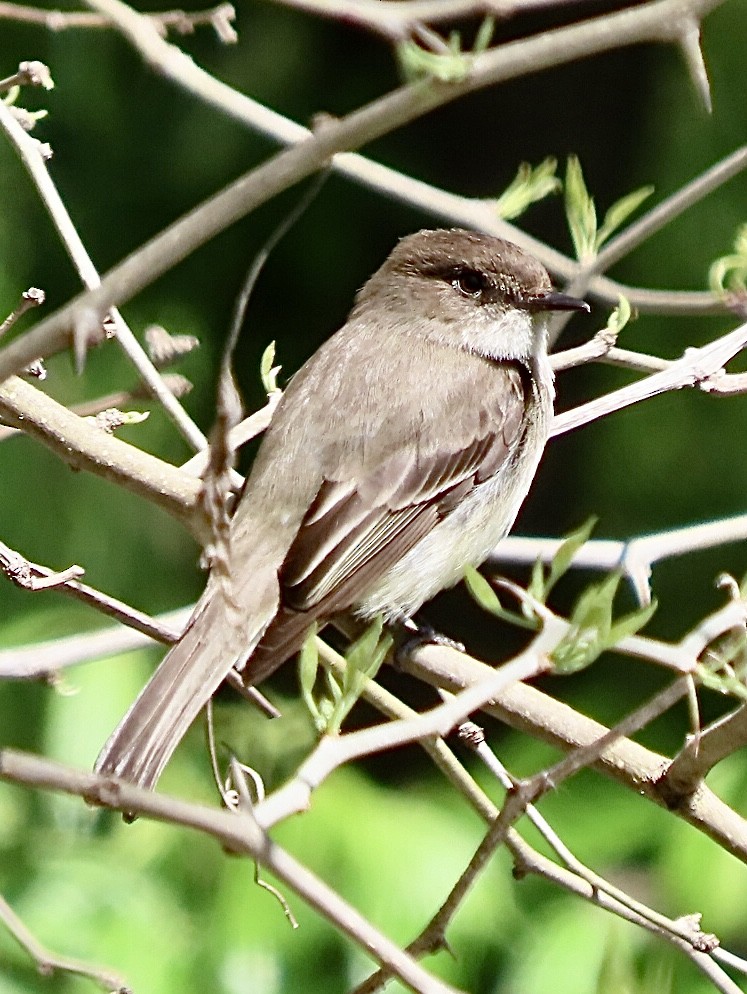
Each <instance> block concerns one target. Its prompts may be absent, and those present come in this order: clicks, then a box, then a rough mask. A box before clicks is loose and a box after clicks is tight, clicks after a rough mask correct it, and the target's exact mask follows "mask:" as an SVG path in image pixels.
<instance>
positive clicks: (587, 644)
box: [553, 572, 657, 673]
mask: <svg viewBox="0 0 747 994" xmlns="http://www.w3.org/2000/svg"><path fill="white" fill-rule="evenodd" d="M621 578H622V573H619V572H615V573H610V574H609V576H607V577H605V578H604V580H602V581H601V583H596V584H593V585H592V586H590V587H587V589H586V590H585V591H584V592H583V593H582V594H581V596H580V597H579V599H578V601H577V603H576V606H575V608H574V609H573V613H572V615H571V618H570V624H571V628H570V630H569V632H568V634H567V635H566V636H565V638H564V639H563V640H562V642H561V643H560V645H559V646H558V648H557V649H556V650H555V652H554V653H553V660H554V662H555V669H556V672H558V673H575V672H576V671H577V670H580V669H584V668H585V667H586V666H589V665H590V664H591V663H593V662H594V661H595V660H596V659H597V658H598V657H599V656H600V655H601V654H602V653H603V652H606V651H607V650H608V649H612V648H614V647H615V646H616V645H617V643H618V642H621V641H622V640H623V639H624V638H627V637H628V636H629V635H635V633H636V632H638V631H640V630H641V628H643V627H644V625H647V624H648V622H649V621H650V620H651V617H652V616H653V614H654V611H656V607H657V605H656V602H655V601H654V602H653V603H651V604H648V605H646V606H645V607H642V608H639V609H638V610H636V611H632V612H631V613H630V614H626V615H624V616H623V617H622V618H618V619H617V620H615V621H613V619H612V608H613V603H614V600H615V594H616V593H617V589H618V587H619V586H620V580H621Z"/></svg>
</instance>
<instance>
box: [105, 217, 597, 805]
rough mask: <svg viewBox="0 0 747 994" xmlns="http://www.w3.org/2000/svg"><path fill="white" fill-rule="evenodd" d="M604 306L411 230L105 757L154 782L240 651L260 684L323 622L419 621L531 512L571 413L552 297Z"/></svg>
mask: <svg viewBox="0 0 747 994" xmlns="http://www.w3.org/2000/svg"><path fill="white" fill-rule="evenodd" d="M582 307H585V305H584V304H583V303H582V302H581V301H577V300H574V299H573V298H569V297H565V296H563V295H562V294H558V293H555V292H553V290H552V286H551V283H550V280H549V277H548V275H547V272H546V271H545V269H544V268H543V266H542V265H541V264H540V263H539V262H538V261H537V260H535V259H534V258H532V257H531V256H529V255H527V254H526V253H524V252H522V251H521V250H520V249H518V248H517V247H516V246H514V245H511V244H510V243H508V242H505V241H502V240H500V239H497V238H492V237H490V236H486V235H480V234H476V233H473V232H467V231H460V230H452V231H421V232H419V233H417V234H415V235H411V236H409V237H407V238H404V239H403V240H402V241H401V242H400V243H399V244H398V245H397V246H396V248H395V249H394V250H393V252H392V253H391V255H390V256H389V258H388V259H387V260H386V262H385V263H384V265H383V266H382V267H381V269H379V270H378V272H376V273H375V274H374V275H373V276H372V277H371V279H370V280H369V281H368V283H367V284H366V285H365V287H364V288H363V289H362V290H361V292H360V293H359V295H358V298H357V300H356V304H355V306H354V308H353V310H352V312H351V314H350V317H349V319H348V321H347V323H346V324H345V326H344V327H343V328H342V329H341V330H340V331H338V332H337V334H336V335H334V336H333V337H332V338H331V339H330V340H329V341H328V342H327V343H326V344H325V345H323V346H322V347H321V348H320V349H319V350H318V352H316V353H315V355H314V356H312V358H311V359H310V360H309V361H308V362H307V363H306V364H305V365H304V366H303V368H302V369H301V370H300V371H299V372H298V373H297V374H296V375H295V376H294V377H293V379H292V380H291V382H290V383H289V385H288V387H287V389H286V391H285V393H284V395H283V398H282V400H281V401H280V403H279V405H278V407H277V410H276V412H275V415H274V417H273V420H272V424H271V425H270V427H269V429H268V431H267V433H266V435H265V438H264V439H263V442H262V445H261V446H260V450H259V453H258V455H257V458H256V460H255V463H254V466H253V468H252V471H251V474H250V476H249V479H248V480H247V485H246V489H245V493H244V496H243V497H242V499H241V501H240V503H239V506H238V509H237V511H236V514H235V516H234V518H233V521H232V524H231V545H230V589H229V591H228V596H226V591H225V589H224V588H222V587H221V585H220V584H219V583H218V582H217V581H216V580H215V579H212V578H211V580H210V581H209V582H208V586H207V589H206V591H205V593H204V594H203V596H202V598H201V600H200V602H199V604H198V606H197V608H196V610H195V613H194V615H193V617H192V619H191V621H190V623H189V626H188V627H187V630H186V631H185V633H184V635H183V637H182V639H181V640H180V642H179V643H178V644H177V645H176V646H174V647H173V648H172V649H171V650H170V652H169V653H168V655H167V656H166V658H165V659H164V661H163V662H162V663H161V665H160V666H159V668H158V670H157V671H156V673H155V674H154V676H153V678H152V679H151V681H150V682H149V683H148V684H147V685H146V687H145V688H144V690H143V691H142V692H141V694H140V696H139V697H138V699H137V700H136V702H135V703H134V704H133V706H132V708H131V709H130V710H129V712H128V713H127V715H125V717H124V719H123V720H122V722H121V724H120V725H119V727H118V728H117V729H116V731H115V732H114V734H113V735H112V737H111V738H110V739H109V741H108V742H107V744H106V746H105V747H104V750H103V751H102V753H101V755H100V756H99V759H98V762H97V766H96V768H97V770H99V771H100V772H103V773H113V774H116V775H118V776H121V777H123V778H125V779H127V780H130V781H132V782H134V783H137V784H140V785H142V786H146V787H152V786H153V785H154V784H155V782H156V780H157V779H158V776H159V775H160V773H161V770H162V769H163V766H164V765H165V763H166V762H167V761H168V759H169V757H170V756H171V753H172V752H173V750H174V748H175V747H176V745H177V744H178V742H179V741H180V739H181V738H182V736H183V735H184V733H185V732H186V730H187V728H188V727H189V725H190V724H191V722H192V720H193V719H194V718H195V716H196V715H197V714H198V712H199V711H200V710H201V708H202V707H203V706H204V704H205V703H206V701H207V700H208V699H209V698H210V696H211V695H212V694H213V693H214V692H215V690H216V689H217V687H218V686H219V685H220V683H221V682H222V680H223V679H224V678H225V676H226V675H227V673H228V672H229V670H230V669H231V667H232V666H235V667H236V668H238V669H240V670H242V671H243V674H244V679H245V681H246V682H247V683H248V684H251V683H255V682H258V681H259V680H261V679H263V678H264V677H265V676H267V675H268V674H269V673H271V672H272V671H273V670H274V669H276V668H277V667H278V666H279V665H280V664H281V663H282V662H284V660H285V659H287V658H288V656H290V655H291V654H292V653H293V652H295V651H296V650H297V649H298V648H299V647H300V645H301V644H302V642H303V640H304V637H305V635H306V633H307V632H308V630H309V627H310V625H311V624H312V623H313V622H314V621H320V622H324V621H326V620H328V619H329V618H330V617H331V616H332V615H334V614H335V613H337V612H338V611H341V610H344V609H348V608H350V607H354V608H355V610H356V611H357V612H358V613H359V614H360V615H361V616H363V617H371V616H374V615H376V614H378V613H380V612H381V613H383V614H384V615H385V616H386V617H387V618H388V619H397V618H406V617H409V616H410V615H411V614H412V613H414V612H415V611H416V610H417V609H418V608H419V607H420V606H421V604H422V603H424V601H426V600H428V599H429V598H430V597H432V596H433V595H434V594H435V593H437V592H438V591H439V590H441V589H443V588H444V587H448V586H451V585H453V584H454V583H456V582H458V580H459V579H460V578H461V576H462V575H463V571H464V568H465V566H466V565H468V564H473V565H477V564H479V563H480V562H482V561H483V559H485V557H486V556H487V555H488V553H489V552H490V550H491V549H492V548H493V547H494V546H495V545H496V543H497V542H498V541H499V540H500V539H501V538H502V537H503V536H504V535H505V533H506V532H507V531H508V529H509V528H510V527H511V524H512V523H513V520H514V518H515V516H516V514H517V512H518V509H519V506H520V504H521V502H522V500H523V498H524V497H525V495H526V492H527V490H528V488H529V485H530V483H531V480H532V477H533V476H534V473H535V470H536V467H537V464H538V462H539V459H540V457H541V454H542V451H543V448H544V445H545V442H546V439H547V430H548V424H549V420H550V417H551V414H552V398H553V386H552V373H551V369H550V366H549V362H548V359H547V351H546V350H547V341H546V339H547V336H546V322H547V312H548V311H551V310H558V309H578V308H582Z"/></svg>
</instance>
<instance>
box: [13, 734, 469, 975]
mask: <svg viewBox="0 0 747 994" xmlns="http://www.w3.org/2000/svg"><path fill="white" fill-rule="evenodd" d="M0 780H3V781H5V782H7V783H17V784H25V785H27V786H31V787H40V788H42V789H46V790H54V791H60V792H62V793H65V794H71V795H73V796H76V797H81V798H84V799H85V800H86V801H87V802H88V803H89V804H97V805H100V806H102V807H107V808H113V809H114V810H116V811H122V812H125V813H133V814H136V815H141V816H142V815H145V816H148V817H151V818H153V819H154V820H156V821H161V822H165V823H167V824H171V825H182V826H184V827H185V828H193V829H196V830H197V831H199V832H202V833H204V834H207V835H210V836H211V837H212V838H214V839H215V840H216V841H218V842H219V843H220V844H221V845H222V846H223V847H224V848H226V849H228V850H229V851H230V852H235V853H239V854H241V855H245V856H251V858H252V859H254V860H256V861H257V862H258V863H260V864H261V865H262V866H263V867H264V868H265V869H267V870H269V871H270V872H271V873H272V874H274V876H275V877H277V878H278V879H279V880H280V881H281V882H282V883H283V884H284V885H285V886H286V887H288V889H289V890H292V891H294V892H295V893H296V894H298V895H299V896H300V897H301V898H302V899H303V900H304V901H305V902H306V903H307V904H308V905H309V906H310V907H311V908H314V909H315V910H316V911H317V912H318V913H319V914H321V915H323V916H324V917H325V918H327V920H328V921H330V922H331V923H332V924H333V925H334V927H335V928H337V929H338V930H339V931H340V932H342V933H344V934H345V935H347V936H348V937H349V938H351V939H352V940H353V941H354V942H355V943H356V944H357V945H358V946H359V947H360V948H361V949H362V950H363V951H364V952H365V953H367V954H368V955H370V956H371V957H372V958H374V959H376V960H378V961H379V962H380V963H382V964H385V965H386V966H388V967H389V968H390V969H392V970H393V972H394V974H395V976H397V977H398V978H399V979H400V980H401V981H402V982H403V983H404V984H406V985H407V986H408V987H410V988H411V989H412V990H414V991H417V992H420V994H456V991H455V990H454V988H453V987H451V986H450V985H449V984H445V983H443V982H442V981H440V980H437V979H436V978H435V977H433V976H431V975H430V974H429V973H427V972H426V971H425V970H424V969H423V968H422V967H421V966H419V965H418V964H417V963H416V962H415V961H414V960H413V959H412V958H411V957H409V956H407V954H406V953H403V952H402V950H401V949H400V948H399V947H398V946H397V945H396V943H394V942H392V941H391V940H390V939H388V938H387V937H386V936H384V935H382V933H381V932H379V931H378V930H377V929H375V928H374V927H373V926H372V925H371V924H370V923H369V922H368V921H367V920H366V919H365V918H364V917H363V915H361V914H360V913H359V912H358V911H357V910H356V909H355V908H353V907H352V906H351V905H350V904H348V903H347V902H346V901H344V900H343V899H342V898H341V897H340V896H339V895H338V894H337V893H336V892H335V891H333V890H332V889H331V888H330V887H329V886H327V884H325V883H324V881H322V880H321V879H320V878H319V877H317V876H315V875H314V874H313V873H312V872H311V871H310V870H308V869H307V868H306V867H305V866H304V865H303V864H302V863H299V862H298V860H296V859H295V858H294V857H293V856H291V855H290V854H289V853H288V852H287V851H286V850H284V849H282V848H281V847H280V846H279V845H278V844H277V843H276V842H274V841H273V840H271V839H270V838H268V836H267V835H266V834H265V833H264V832H263V831H262V830H261V829H260V827H259V825H258V824H257V822H256V821H255V820H254V818H253V817H252V816H251V814H250V813H248V812H242V813H236V814H235V813H232V812H228V811H222V810H219V809H215V808H209V807H206V806H203V805H198V804H190V803H188V802H187V801H182V800H181V799H179V798H176V797H169V796H167V795H165V794H161V793H158V794H155V793H153V792H151V791H148V790H141V789H140V788H138V787H133V786H132V785H131V784H128V783H125V782H123V781H119V780H116V779H114V778H109V777H102V776H99V775H97V774H95V773H82V772H79V771H77V770H73V769H71V768H69V767H65V766H63V765H61V764H59V763H55V762H52V761H51V760H47V759H43V758H41V757H38V756H32V755H30V754H28V753H22V752H18V751H16V750H13V749H6V750H2V751H0Z"/></svg>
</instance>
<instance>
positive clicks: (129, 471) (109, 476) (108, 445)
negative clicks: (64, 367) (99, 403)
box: [0, 377, 204, 536]
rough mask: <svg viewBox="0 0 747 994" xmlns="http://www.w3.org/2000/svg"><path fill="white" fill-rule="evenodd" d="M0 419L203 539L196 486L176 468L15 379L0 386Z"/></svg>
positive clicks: (202, 526) (192, 479) (193, 480)
mask: <svg viewBox="0 0 747 994" xmlns="http://www.w3.org/2000/svg"><path fill="white" fill-rule="evenodd" d="M0 417H2V419H3V420H4V421H5V422H6V423H7V424H9V425H11V426H12V427H14V428H18V429H19V430H23V431H24V432H25V433H26V434H28V435H32V436H33V437H34V438H36V439H37V440H38V441H40V442H42V444H43V445H45V446H46V447H47V448H49V449H51V450H52V451H53V452H55V453H56V454H57V455H58V456H60V457H61V458H62V459H64V460H65V462H67V463H68V464H69V465H71V466H73V467H74V468H76V469H87V470H88V471H89V472H92V473H94V474H96V475H97V476H101V477H103V478H104V479H106V480H110V481H111V482H113V483H119V484H120V485H121V486H123V487H124V488H125V489H127V490H130V491H131V492H132V493H135V494H137V495H138V496H140V497H145V498H146V499H147V500H149V501H150V502H151V503H153V504H155V505H156V506H158V507H161V508H163V509H164V510H165V511H166V512H167V513H168V514H171V515H172V516H173V517H175V518H177V519H178V520H179V521H181V523H182V524H183V525H185V527H186V528H188V529H190V530H191V531H192V532H193V533H194V534H195V535H197V536H200V535H202V534H203V530H204V524H203V522H202V518H201V516H200V515H199V513H198V511H197V495H198V493H199V489H200V484H199V482H198V481H197V480H195V479H194V478H192V477H190V476H188V475H187V474H186V473H183V472H182V471H181V470H179V469H177V468H176V467H175V466H171V465H169V463H166V462H163V461H162V460H160V459H157V458H156V457H155V456H152V455H149V454H148V453H147V452H142V451H141V450H140V449H136V448H135V447H134V446H133V445H127V443H126V442H121V441H120V440H119V439H118V438H114V437H112V436H111V435H107V434H106V433H105V432H103V431H100V430H99V429H97V428H95V427H94V426H93V425H92V424H90V422H88V421H86V420H85V419H84V418H79V417H78V416H77V415H76V414H73V413H72V412H70V411H68V410H67V408H65V407H63V406H62V405H61V404H58V403H57V402H56V401H54V400H52V398H51V397H48V396H47V395H46V394H45V393H42V391H41V390H38V389H37V388H36V387H34V386H32V385H31V384H30V383H25V382H24V381H23V380H20V379H18V378H17V377H11V378H10V379H8V380H6V382H5V383H3V384H2V386H0Z"/></svg>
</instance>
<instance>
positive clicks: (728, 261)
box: [708, 224, 747, 295]
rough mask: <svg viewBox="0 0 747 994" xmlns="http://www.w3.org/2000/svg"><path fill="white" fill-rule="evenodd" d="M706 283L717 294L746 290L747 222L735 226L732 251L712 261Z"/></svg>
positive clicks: (743, 291)
mask: <svg viewBox="0 0 747 994" xmlns="http://www.w3.org/2000/svg"><path fill="white" fill-rule="evenodd" d="M708 283H709V286H710V288H711V290H712V291H713V293H717V294H719V295H722V294H726V293H746V292H747V224H741V225H740V226H739V227H738V228H737V233H736V235H735V237H734V252H732V253H730V254H729V255H722V256H721V257H720V258H718V259H716V260H715V261H714V262H713V263H712V265H711V268H710V269H709V271H708Z"/></svg>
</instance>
